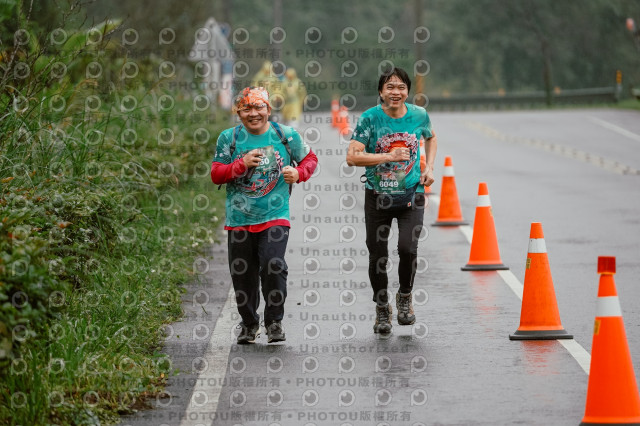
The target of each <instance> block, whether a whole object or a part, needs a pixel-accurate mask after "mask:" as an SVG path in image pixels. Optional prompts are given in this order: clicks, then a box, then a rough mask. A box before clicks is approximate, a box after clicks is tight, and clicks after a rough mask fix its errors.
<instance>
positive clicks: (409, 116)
mask: <svg viewBox="0 0 640 426" xmlns="http://www.w3.org/2000/svg"><path fill="white" fill-rule="evenodd" d="M410 89H411V80H410V79H409V76H408V75H407V73H406V71H404V70H403V69H400V68H393V70H391V71H390V72H388V73H386V74H383V75H381V76H380V79H379V81H378V94H379V95H380V101H381V104H380V105H377V106H375V107H373V108H369V109H368V110H366V111H365V112H364V113H363V114H362V115H361V116H360V120H359V122H358V124H357V126H356V128H355V130H354V132H353V136H352V138H351V143H350V145H349V148H348V151H347V163H348V164H349V165H351V166H365V168H366V169H365V175H366V185H365V186H366V189H365V201H364V215H365V223H366V243H367V248H368V249H369V280H370V281H371V287H372V289H373V301H374V302H375V303H376V321H375V324H374V326H373V331H374V332H375V333H382V334H387V333H390V332H391V329H392V325H391V319H392V308H391V304H389V294H388V290H387V287H388V277H387V272H386V269H387V262H388V259H389V250H388V238H389V232H390V230H391V223H392V221H393V219H394V218H395V219H396V220H397V222H398V254H399V256H400V264H399V265H398V278H399V281H400V289H399V291H398V293H397V294H396V308H397V310H398V317H397V318H398V324H400V325H409V324H413V323H415V321H416V317H415V314H414V311H413V296H412V291H413V284H414V278H415V274H416V266H417V253H418V239H419V237H420V233H421V231H422V222H423V217H424V207H425V195H424V186H425V185H426V186H430V185H431V184H432V183H433V163H434V161H435V156H436V150H437V142H436V135H435V133H434V132H433V130H432V128H431V121H430V119H429V116H428V115H427V112H426V111H425V109H424V108H422V107H419V106H416V105H413V104H409V103H407V102H406V100H407V97H408V96H409V90H410ZM421 140H424V146H425V153H424V154H421V152H420V151H421V150H420V142H421ZM421 155H425V157H426V167H425V169H424V170H423V171H422V172H421V170H420V161H421Z"/></svg>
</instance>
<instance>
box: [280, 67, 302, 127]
mask: <svg viewBox="0 0 640 426" xmlns="http://www.w3.org/2000/svg"><path fill="white" fill-rule="evenodd" d="M282 92H283V93H284V107H283V108H282V116H283V118H284V122H285V123H287V124H288V125H290V126H293V127H296V126H297V125H298V121H299V120H300V118H301V117H302V104H303V102H304V98H305V96H307V89H306V88H305V87H304V83H302V81H301V80H300V79H299V78H298V75H297V73H296V70H294V69H293V68H289V69H287V71H286V72H285V73H284V82H283V83H282Z"/></svg>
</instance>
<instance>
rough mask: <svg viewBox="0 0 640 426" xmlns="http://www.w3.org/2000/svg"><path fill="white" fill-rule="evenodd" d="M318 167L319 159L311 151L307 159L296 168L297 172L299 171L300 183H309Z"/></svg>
mask: <svg viewBox="0 0 640 426" xmlns="http://www.w3.org/2000/svg"><path fill="white" fill-rule="evenodd" d="M317 165H318V157H317V156H316V154H315V153H314V152H313V151H311V150H310V151H309V153H308V154H307V155H306V157H304V158H303V159H302V161H300V163H298V167H296V170H297V171H298V183H302V182H306V181H308V180H309V178H311V175H312V174H313V172H314V170H315V169H316V166H317Z"/></svg>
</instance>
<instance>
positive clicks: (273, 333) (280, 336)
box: [265, 321, 287, 343]
mask: <svg viewBox="0 0 640 426" xmlns="http://www.w3.org/2000/svg"><path fill="white" fill-rule="evenodd" d="M265 328H266V329H267V337H268V338H269V340H268V342H269V343H273V342H283V341H285V340H287V339H286V337H285V336H284V329H283V328H282V323H281V322H280V321H273V322H272V323H270V324H269V325H265Z"/></svg>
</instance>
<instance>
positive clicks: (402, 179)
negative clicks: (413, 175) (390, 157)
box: [373, 163, 407, 194]
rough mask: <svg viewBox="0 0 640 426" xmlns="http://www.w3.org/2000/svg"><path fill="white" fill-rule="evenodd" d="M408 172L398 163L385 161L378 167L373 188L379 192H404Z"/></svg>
mask: <svg viewBox="0 0 640 426" xmlns="http://www.w3.org/2000/svg"><path fill="white" fill-rule="evenodd" d="M406 187H407V185H406V173H405V171H404V169H401V168H400V169H399V168H398V163H383V164H379V165H378V166H377V167H376V171H375V173H374V178H373V189H374V191H375V192H377V193H378V194H404V193H405V190H406Z"/></svg>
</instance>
